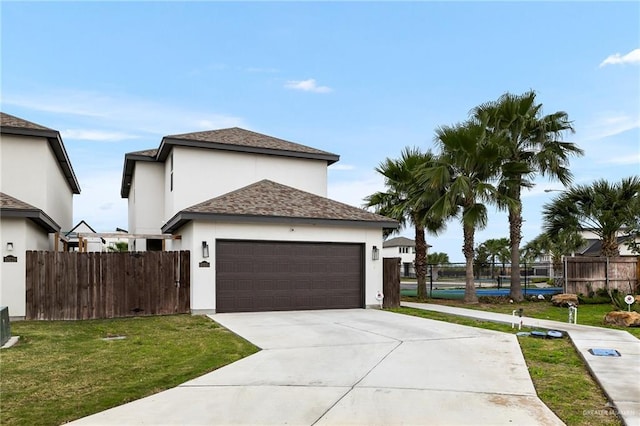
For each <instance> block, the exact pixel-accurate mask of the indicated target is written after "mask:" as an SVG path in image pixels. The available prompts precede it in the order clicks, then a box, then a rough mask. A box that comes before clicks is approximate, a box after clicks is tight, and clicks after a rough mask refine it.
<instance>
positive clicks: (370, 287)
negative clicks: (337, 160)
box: [178, 222, 382, 312]
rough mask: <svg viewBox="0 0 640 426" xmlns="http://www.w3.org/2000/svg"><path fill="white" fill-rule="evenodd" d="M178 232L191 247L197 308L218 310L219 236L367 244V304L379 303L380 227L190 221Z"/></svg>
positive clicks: (193, 298)
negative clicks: (205, 253)
mask: <svg viewBox="0 0 640 426" xmlns="http://www.w3.org/2000/svg"><path fill="white" fill-rule="evenodd" d="M178 233H179V234H181V235H182V249H183V250H190V251H191V280H192V282H191V309H192V310H193V311H195V312H213V311H215V306H216V301H215V296H216V291H215V280H216V276H215V258H216V257H215V256H216V253H215V249H216V244H215V242H216V240H218V239H232V240H264V241H304V242H338V243H359V244H364V245H365V255H364V260H365V275H364V276H365V304H366V305H367V306H374V305H378V303H379V302H378V301H377V300H376V294H377V292H378V291H382V260H372V259H371V249H372V247H373V246H377V247H381V246H382V231H381V230H380V229H363V228H354V229H349V228H339V227H319V226H312V225H297V224H289V225H286V224H280V225H267V224H230V223H212V222H190V223H189V224H188V225H185V226H184V227H183V228H181V229H180V230H179V232H178ZM202 241H206V242H207V244H208V245H209V258H207V259H205V258H203V257H202ZM204 260H206V261H208V262H210V264H211V265H210V267H208V268H201V267H199V263H200V262H202V261H204Z"/></svg>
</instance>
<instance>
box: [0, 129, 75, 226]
mask: <svg viewBox="0 0 640 426" xmlns="http://www.w3.org/2000/svg"><path fill="white" fill-rule="evenodd" d="M0 158H1V163H0V164H1V167H0V191H1V192H4V193H5V194H9V195H11V196H12V197H15V198H17V199H19V200H21V201H24V202H26V203H29V204H31V205H33V206H35V207H38V208H39V209H41V210H42V211H44V212H45V213H46V214H47V215H49V217H51V218H52V219H53V220H54V221H55V222H56V223H57V224H58V225H60V227H61V231H68V230H70V229H71V227H72V226H73V222H72V221H73V192H72V190H71V188H70V186H69V183H68V182H67V180H66V178H65V177H64V174H63V172H62V169H61V168H60V165H59V164H58V161H57V160H56V157H55V154H54V153H53V150H52V149H51V146H50V145H49V142H48V141H47V139H46V138H36V137H24V136H13V135H2V136H1V137H0Z"/></svg>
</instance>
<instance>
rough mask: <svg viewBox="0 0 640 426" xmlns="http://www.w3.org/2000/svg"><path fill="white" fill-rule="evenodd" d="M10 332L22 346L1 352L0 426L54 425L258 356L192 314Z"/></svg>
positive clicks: (22, 325)
mask: <svg viewBox="0 0 640 426" xmlns="http://www.w3.org/2000/svg"><path fill="white" fill-rule="evenodd" d="M11 327H12V334H13V335H14V336H20V341H19V343H18V344H17V345H16V346H14V347H12V348H11V349H3V350H2V351H0V363H1V364H2V370H1V374H0V388H1V390H2V396H1V401H0V402H1V404H2V410H1V412H0V424H2V425H59V424H61V423H64V422H67V421H71V420H74V419H78V418H80V417H84V416H87V415H89V414H93V413H96V412H99V411H102V410H105V409H107V408H110V407H114V406H117V405H121V404H123V403H126V402H129V401H133V400H135V399H139V398H142V397H145V396H148V395H151V394H154V393H157V392H159V391H161V390H164V389H168V388H171V387H174V386H177V385H179V384H180V383H183V382H185V381H187V380H190V379H192V378H195V377H198V376H200V375H202V374H204V373H207V372H209V371H212V370H215V369H217V368H219V367H222V366H224V365H226V364H229V363H232V362H234V361H236V360H238V359H240V358H243V357H245V356H248V355H250V354H252V353H255V352H257V351H258V348H256V347H255V346H253V345H252V344H250V343H249V342H247V341H245V340H243V339H241V338H239V337H238V336H236V335H235V334H233V333H231V332H230V331H228V330H226V329H224V328H222V327H220V326H219V325H218V324H216V323H215V322H213V321H211V320H210V319H208V318H206V317H200V316H191V315H172V316H158V317H137V318H126V319H112V320H87V321H52V322H35V321H22V322H20V321H19V322H12V323H11ZM121 337H125V338H124V339H123V338H121ZM105 339H107V340H105Z"/></svg>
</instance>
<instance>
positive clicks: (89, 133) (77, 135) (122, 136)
mask: <svg viewBox="0 0 640 426" xmlns="http://www.w3.org/2000/svg"><path fill="white" fill-rule="evenodd" d="M60 133H61V134H62V138H63V139H65V140H71V139H79V140H85V141H98V142H107V141H108V142H115V141H123V140H127V139H137V138H138V136H135V135H132V134H129V133H124V132H108V131H103V130H88V129H67V130H62V131H60Z"/></svg>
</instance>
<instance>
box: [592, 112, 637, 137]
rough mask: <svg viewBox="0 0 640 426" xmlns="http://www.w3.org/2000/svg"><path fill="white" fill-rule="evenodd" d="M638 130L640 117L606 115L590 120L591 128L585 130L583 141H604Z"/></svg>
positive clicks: (622, 114)
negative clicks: (604, 139) (603, 139)
mask: <svg viewBox="0 0 640 426" xmlns="http://www.w3.org/2000/svg"><path fill="white" fill-rule="evenodd" d="M637 128H640V116H632V115H628V114H625V113H604V114H601V115H600V116H599V117H596V118H595V119H592V120H590V124H589V126H588V127H586V129H585V135H584V137H583V140H586V141H589V140H596V139H602V138H606V137H610V136H615V135H617V134H620V133H624V132H626V131H629V130H633V129H637ZM581 133H582V132H581Z"/></svg>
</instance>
